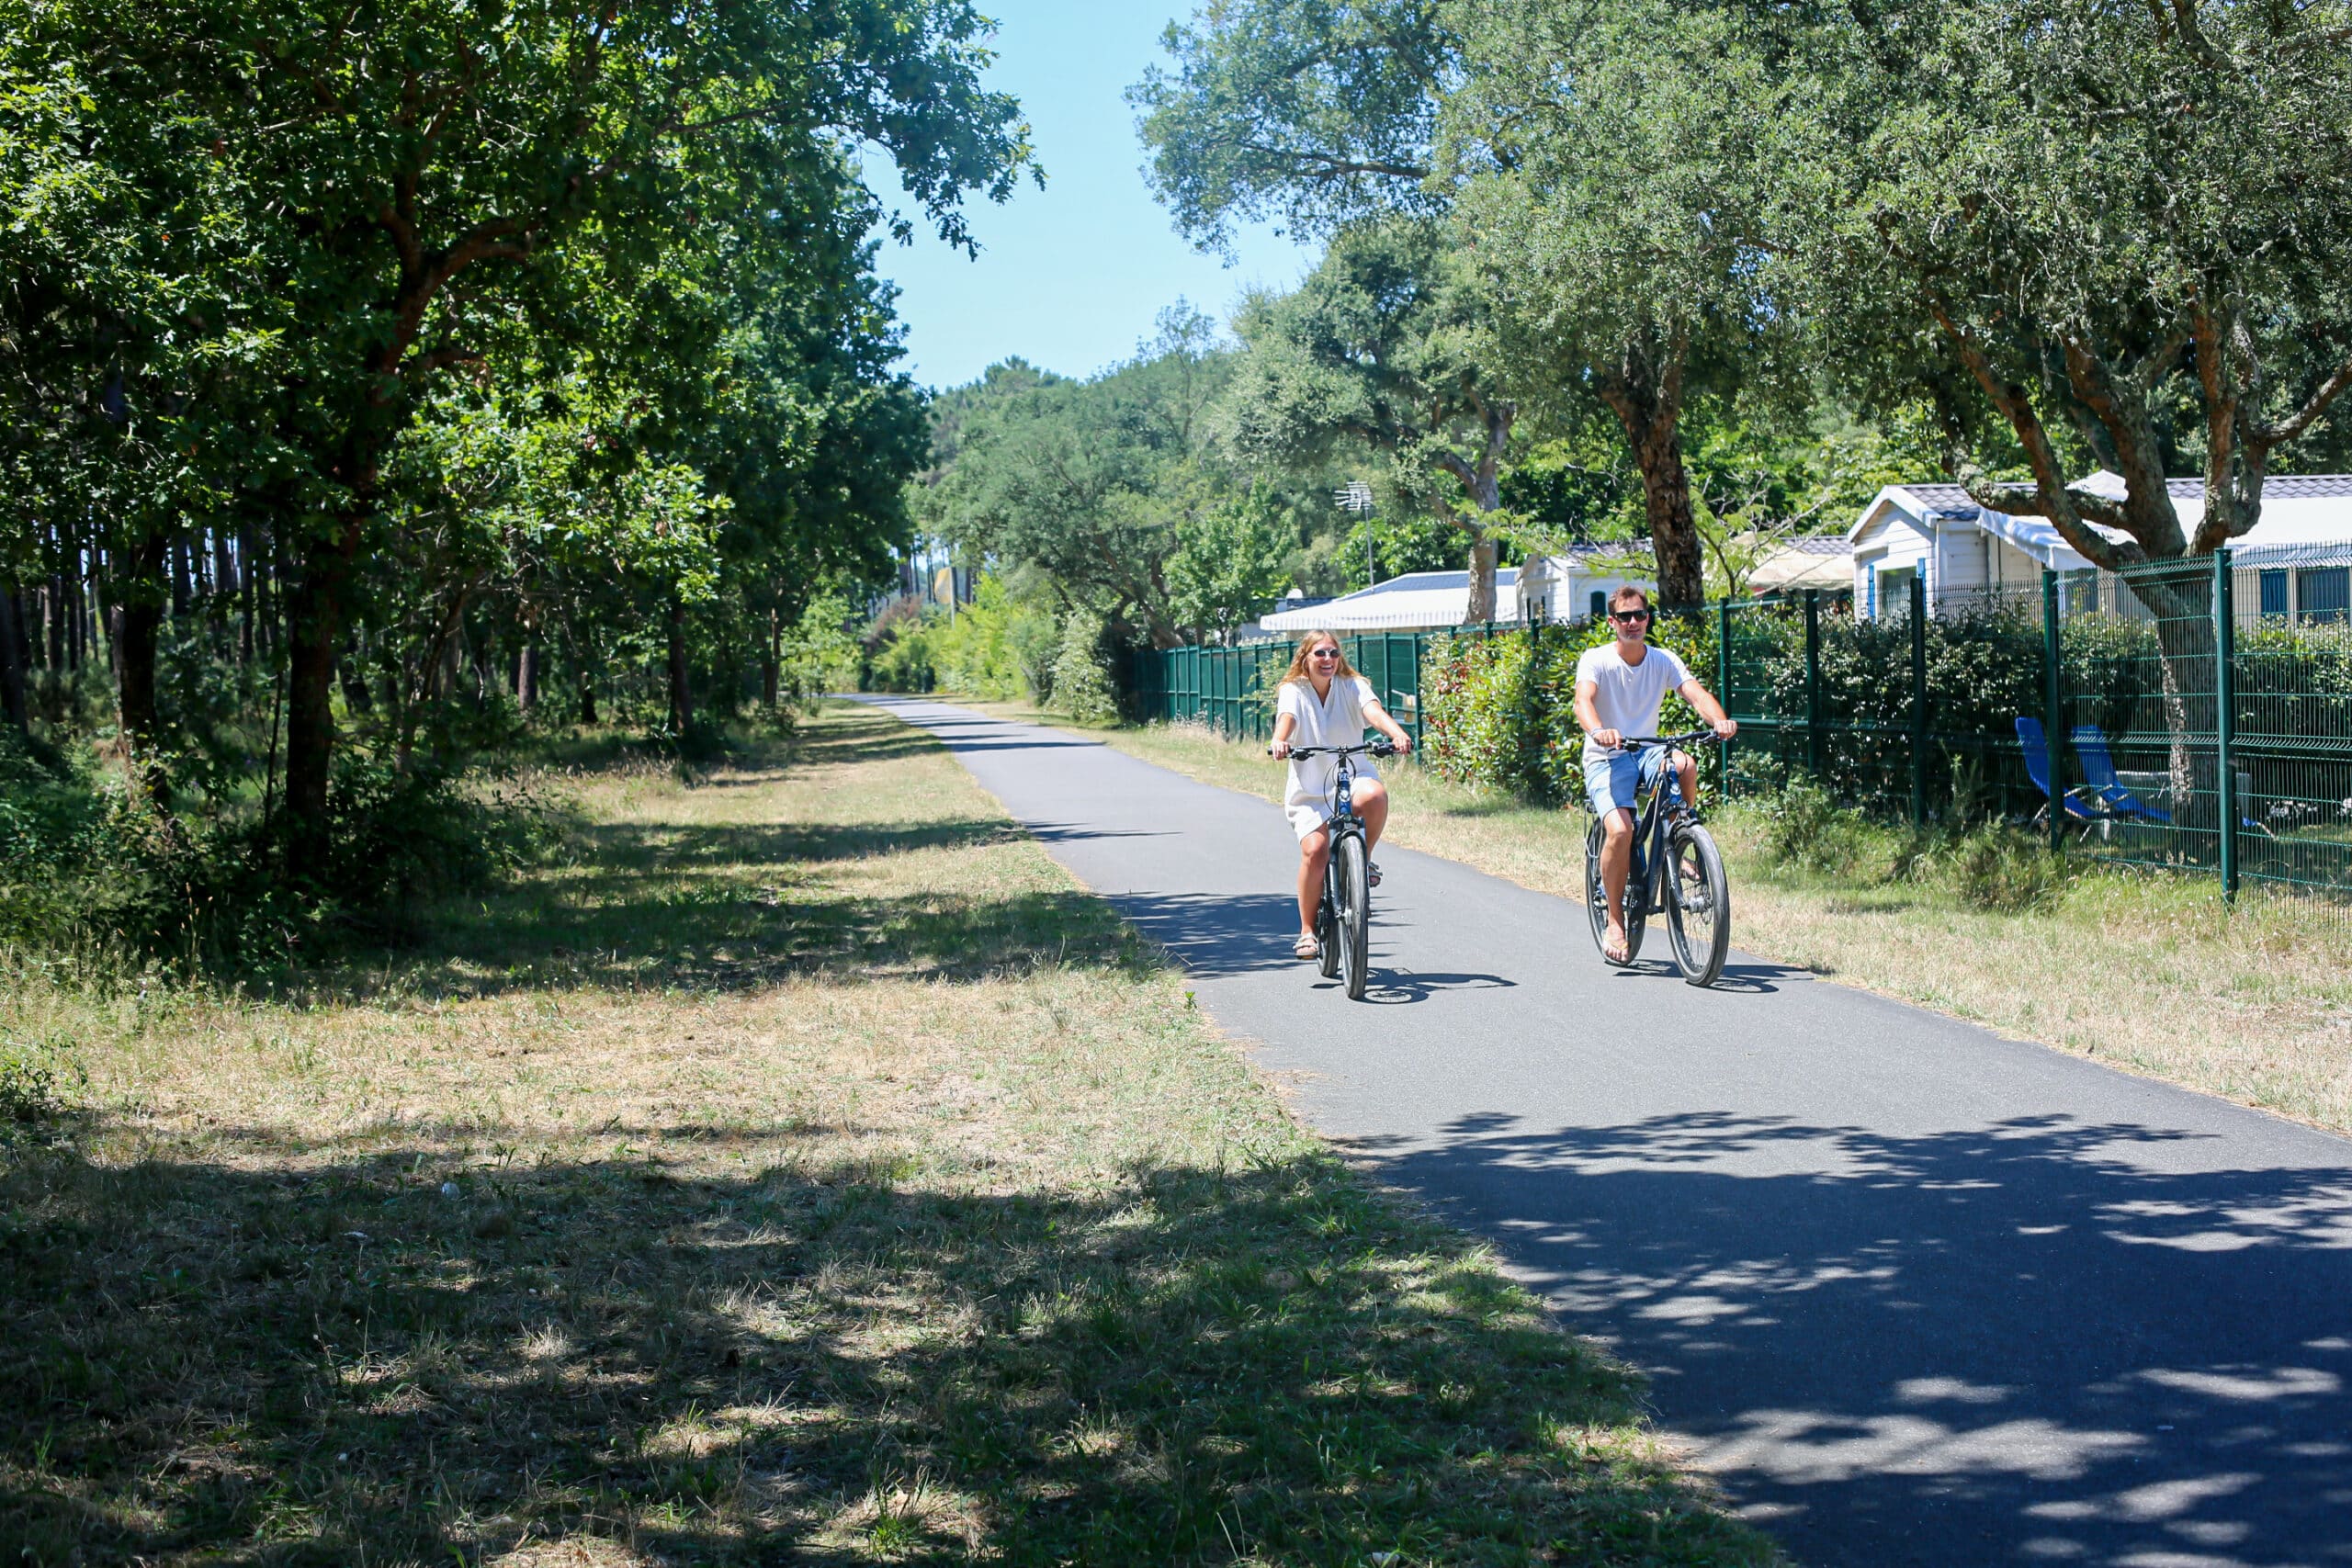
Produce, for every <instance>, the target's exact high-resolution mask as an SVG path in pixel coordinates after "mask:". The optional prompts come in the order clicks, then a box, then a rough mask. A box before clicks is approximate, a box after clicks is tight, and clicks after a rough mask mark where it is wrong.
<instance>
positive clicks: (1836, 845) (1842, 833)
mask: <svg viewBox="0 0 2352 1568" xmlns="http://www.w3.org/2000/svg"><path fill="white" fill-rule="evenodd" d="M1758 815H1759V816H1760V817H1761V818H1762V819H1763V822H1764V852H1765V853H1766V854H1768V855H1770V857H1771V858H1772V859H1773V860H1774V861H1775V862H1777V863H1780V864H1782V865H1790V866H1795V867H1798V868H1799V869H1801V870H1804V871H1817V872H1821V873H1823V874H1826V875H1830V876H1848V875H1851V874H1853V872H1854V870H1855V868H1856V867H1857V866H1859V865H1860V863H1861V862H1862V859H1863V857H1864V856H1865V855H1866V854H1867V853H1868V852H1869V847H1870V828H1869V825H1868V824H1867V823H1866V822H1864V821H1863V819H1862V818H1861V817H1860V815H1859V814H1858V813H1856V812H1853V811H1849V810H1847V809H1844V808H1843V807H1839V806H1838V804H1837V803H1836V802H1835V801H1833V800H1831V799H1830V798H1829V795H1828V792H1827V791H1826V790H1824V789H1823V788H1822V787H1821V786H1820V785H1819V784H1815V783H1814V782H1812V781H1811V780H1799V781H1797V782H1795V783H1793V784H1789V785H1788V786H1787V787H1785V788H1783V789H1781V790H1780V791H1779V792H1778V793H1776V794H1774V795H1768V796H1766V797H1765V798H1764V800H1763V801H1762V802H1761V803H1760V804H1759V806H1758Z"/></svg>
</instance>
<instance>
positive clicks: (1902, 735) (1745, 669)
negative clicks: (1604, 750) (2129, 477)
mask: <svg viewBox="0 0 2352 1568" xmlns="http://www.w3.org/2000/svg"><path fill="white" fill-rule="evenodd" d="M1702 629H1703V631H1704V632H1705V633H1706V634H1708V635H1707V639H1706V640H1708V641H1710V642H1712V644H1713V647H1712V649H1709V651H1710V653H1711V654H1712V660H1710V661H1711V662H1712V663H1713V670H1712V671H1708V670H1707V669H1705V668H1704V667H1703V666H1702V665H1701V664H1699V663H1697V662H1696V661H1694V662H1693V669H1694V672H1696V673H1698V674H1700V675H1701V676H1702V679H1706V678H1708V677H1710V676H1712V684H1713V686H1714V687H1715V689H1716V691H1717V693H1718V694H1719V695H1720V696H1721V697H1722V699H1723V702H1724V707H1725V709H1726V710H1727V711H1728V712H1729V713H1730V715H1731V716H1733V717H1734V718H1736V719H1737V720H1739V724H1740V733H1739V737H1738V739H1737V740H1736V741H1735V742H1734V743H1733V744H1731V745H1728V746H1725V747H1724V748H1722V750H1721V751H1720V752H1719V761H1718V766H1719V768H1720V770H1721V771H1720V773H1719V774H1718V777H1719V779H1720V782H1721V783H1722V784H1723V786H1724V788H1725V790H1726V791H1727V793H1729V794H1731V795H1741V794H1747V793H1754V792H1757V791H1759V790H1766V789H1775V788H1779V787H1781V785H1783V784H1787V783H1788V782H1790V781H1792V780H1793V779H1797V778H1809V779H1811V780H1813V781H1814V782H1815V784H1818V785H1819V786H1820V787H1821V788H1822V789H1823V790H1824V791H1826V793H1827V794H1828V795H1830V796H1831V797H1832V798H1833V799H1835V800H1837V801H1838V803H1839V804H1841V805H1845V806H1849V807H1856V808H1859V809H1861V810H1864V811H1867V812H1870V813H1871V814H1873V815H1877V816H1880V817H1883V818H1891V819H1904V818H1907V819H1908V820H1910V821H1912V822H1914V823H1917V824H1920V825H1927V824H1931V823H1951V822H1970V821H1978V820H1988V819H1990V820H2007V821H2008V822H2011V823H2014V824H2018V825H2020V826H2026V827H2030V828H2031V829H2033V830H2034V831H2036V832H2038V833H2043V834H2046V835H2047V836H2048V839H2049V841H2050V843H2051V845H2052V848H2053V849H2055V850H2059V851H2062V852H2065V853H2068V854H2075V855H2082V856H2086V857H2089V858H2092V859H2097V860H2101V861H2107V862H2112V863H2120V864H2130V865H2139V866H2148V867H2154V868H2162V869H2165V870H2169V871H2176V872H2186V873H2190V874H2199V875H2204V876H2211V877H2215V878H2218V879H2219V880H2220V881H2221V883H2222V886H2223V887H2224V889H2225V890H2226V891H2228V892H2230V893H2232V894H2235V893H2236V892H2237V891H2238V890H2239V889H2240V888H2241V887H2250V888H2256V889H2264V890H2275V891H2278V892H2296V893H2302V894H2317V895H2323V896H2326V897H2334V898H2339V899H2342V900H2343V901H2345V902H2346V905H2347V907H2352V547H2340V546H2331V547H2295V548H2291V549H2272V550H2264V551H2249V552H2246V553H2245V554H2244V555H2242V556H2233V554H2232V553H2231V552H2228V551H2222V552H2220V553H2217V554H2215V555H2212V556H2208V557H2200V558H2194V559H2191V560H2187V561H2174V562H2165V563H2159V564H2155V565H2150V566H2144V567H2138V568H2133V569H2131V570H2126V571H2123V572H2120V573H2118V572H2107V571H2095V570H2086V571H2077V572H2050V571H2044V572H2041V574H2040V577H2039V580H2038V581H2033V580H2028V581H2009V582H1999V583H1993V584H1989V585H1978V586H1973V587H1970V588H1968V589H1966V590H1964V591H1963V590H1954V589H1951V588H1949V587H1945V586H1940V585H1935V584H1932V583H1930V582H1929V581H1926V580H1924V579H1922V578H1921V577H1919V576H1917V575H1916V574H1914V575H1911V576H1909V577H1908V579H1907V580H1906V581H1901V582H1900V583H1899V584H1898V585H1897V589H1896V591H1895V592H1874V593H1873V594H1872V595H1871V598H1870V599H1869V601H1868V602H1866V603H1864V604H1857V603H1856V602H1855V600H1854V598H1853V597H1852V596H1851V595H1850V594H1845V593H1837V592H1820V591H1815V592H1806V593H1804V594H1802V595H1798V596H1792V597H1788V598H1781V599H1772V600H1758V601H1747V602H1736V603H1727V604H1716V605H1713V606H1710V607H1709V609H1708V612H1707V615H1706V618H1705V621H1704V623H1703V625H1702ZM1541 635H1545V634H1543V633H1539V632H1535V631H1532V630H1530V629H1529V628H1525V627H1518V626H1466V627H1459V628H1453V629H1452V630H1450V631H1446V632H1442V633H1432V632H1387V633H1366V634H1363V635H1360V636H1353V637H1342V638H1341V641H1342V643H1343V644H1344V645H1345V648H1346V650H1347V654H1348V658H1349V660H1350V662H1351V663H1352V664H1353V665H1354V666H1355V667H1356V668H1357V669H1358V670H1359V671H1362V672H1363V674H1364V675H1365V676H1366V677H1367V678H1369V679H1370V680H1371V681H1372V682H1373V685H1374V689H1375V690H1376V691H1377V692H1379V694H1381V697H1382V699H1383V701H1384V702H1385V704H1386V705H1388V707H1389V710H1390V711H1391V712H1392V713H1393V714H1395V715H1396V716H1397V718H1398V719H1399V721H1400V722H1402V723H1404V724H1405V725H1406V726H1407V727H1408V728H1409V729H1411V731H1412V732H1413V736H1414V739H1415V740H1416V742H1420V741H1422V740H1423V739H1425V738H1426V735H1427V733H1428V732H1429V731H1430V730H1431V729H1438V730H1442V728H1443V727H1444V726H1445V724H1446V723H1447V721H1448V718H1449V715H1448V714H1447V713H1446V712H1444V711H1442V707H1443V702H1442V700H1441V701H1435V702H1430V701H1425V700H1424V694H1425V693H1428V692H1431V691H1433V690H1434V688H1432V687H1430V684H1429V676H1428V673H1427V672H1428V671H1429V669H1430V656H1431V652H1432V649H1442V648H1458V647H1459V645H1460V644H1461V643H1462V642H1463V641H1464V639H1468V640H1471V641H1477V640H1481V639H1484V640H1487V641H1491V640H1492V639H1495V638H1498V637H1531V638H1532V637H1537V636H1541ZM1295 648H1296V644H1295V643H1294V642H1266V643H1256V644H1245V645H1243V646H1241V647H1238V648H1232V649H1171V650H1167V651H1162V652H1156V653H1149V654H1146V655H1144V656H1142V657H1141V658H1140V659H1139V660H1138V662H1137V667H1136V671H1135V676H1136V692H1137V695H1138V697H1139V699H1140V703H1141V706H1142V709H1143V712H1144V714H1145V716H1147V717H1148V718H1158V719H1190V720H1193V721H1197V722H1203V723H1206V724H1209V725H1212V726H1214V727H1215V728H1217V729H1219V730H1220V731H1222V732H1224V733H1226V734H1227V735H1230V736H1233V737H1235V738H1236V739H1250V740H1264V739H1268V738H1269V737H1271V735H1272V728H1273V725H1272V716H1273V698H1274V691H1275V688H1276V686H1277V684H1278V683H1279V682H1280V681H1281V678H1282V673H1283V671H1284V670H1285V669H1286V668H1288V666H1289V663H1290V660H1291V656H1292V654H1293V652H1294V651H1295ZM1553 722H1555V723H1559V722H1566V721H1563V720H1560V719H1557V718H1555V719H1554V720H1553Z"/></svg>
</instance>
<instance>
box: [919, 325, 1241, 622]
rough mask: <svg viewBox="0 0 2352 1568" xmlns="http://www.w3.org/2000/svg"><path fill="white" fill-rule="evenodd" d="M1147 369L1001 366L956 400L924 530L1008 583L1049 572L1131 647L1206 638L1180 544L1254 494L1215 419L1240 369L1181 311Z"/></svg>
mask: <svg viewBox="0 0 2352 1568" xmlns="http://www.w3.org/2000/svg"><path fill="white" fill-rule="evenodd" d="M1159 328H1160V330H1159V335H1158V336H1157V337H1156V338H1155V339H1154V340H1153V341H1152V342H1150V343H1148V344H1144V345H1143V347H1142V351H1141V352H1140V353H1139V354H1138V355H1137V356H1136V358H1135V359H1133V360H1131V361H1129V362H1128V363H1127V364H1125V365H1122V366H1119V367H1115V368H1114V369H1112V370H1110V371H1107V372H1105V373H1104V374H1103V375H1101V376H1099V377H1096V378H1094V379H1092V380H1091V381H1070V380H1065V379H1062V378H1058V377H1051V376H1044V375H1041V374H1039V373H1037V372H1035V371H1033V370H1031V369H1029V368H1028V367H1025V366H1018V365H1004V366H998V367H992V368H991V369H990V370H989V374H988V376H987V378H985V379H984V380H983V381H982V382H981V383H980V384H979V385H978V386H977V387H973V388H967V389H961V390H960V391H959V392H957V393H955V394H951V397H952V398H953V399H954V408H953V411H952V413H953V424H954V433H953V442H954V446H953V453H954V456H953V461H952V463H951V464H950V465H948V466H947V467H946V468H944V471H942V472H940V473H939V474H937V475H936V476H935V478H934V480H933V483H931V484H930V485H928V486H927V487H924V488H923V490H922V491H921V492H920V493H919V495H918V497H917V500H916V503H915V504H916V510H917V513H918V515H919V517H920V518H921V520H922V523H923V525H924V526H925V527H926V528H927V529H928V530H929V531H931V532H933V533H935V534H936V535H938V536H940V537H942V538H944V539H946V540H948V541H949V542H950V543H952V544H954V545H956V546H957V547H959V548H960V549H961V550H962V551H963V552H964V553H965V554H966V555H967V556H969V557H971V558H977V559H982V560H986V561H989V562H990V563H992V564H993V565H995V566H997V567H998V568H1000V569H1001V570H1025V571H1033V572H1037V573H1042V574H1044V575H1045V576H1046V577H1048V578H1050V579H1051V580H1052V581H1053V582H1054V583H1055V584H1057V586H1058V588H1059V589H1060V591H1061V592H1062V593H1063V594H1064V595H1065V596H1067V597H1068V598H1069V599H1072V600H1075V601H1077V602H1079V603H1080V604H1084V605H1086V606H1087V607H1088V608H1089V609H1090V610H1091V611H1092V612H1093V613H1094V614H1095V615H1099V616H1101V617H1102V618H1103V620H1104V621H1106V622H1107V623H1109V624H1110V625H1111V626H1114V628H1115V629H1116V630H1117V631H1118V633H1119V635H1120V636H1121V637H1123V638H1124V639H1125V640H1127V641H1130V642H1143V641H1148V642H1150V643H1152V644H1154V645H1155V646H1158V647H1163V648H1166V647H1173V646H1175V645H1176V644H1177V643H1179V642H1182V641H1184V640H1186V637H1187V635H1188V634H1196V633H1197V629H1198V628H1197V626H1196V625H1194V624H1189V623H1188V622H1187V619H1186V615H1185V613H1184V611H1182V610H1180V609H1179V607H1178V605H1177V604H1176V603H1175V601H1174V597H1173V594H1172V592H1171V590H1170V584H1169V573H1168V567H1169V562H1170V558H1171V557H1173V556H1174V555H1175V554H1176V553H1177V551H1178V549H1179V548H1180V547H1181V545H1182V536H1181V535H1180V530H1181V529H1182V528H1184V527H1186V526H1193V527H1198V526H1199V525H1201V524H1202V522H1203V520H1204V519H1205V518H1206V517H1207V516H1208V515H1209V514H1210V513H1213V512H1215V511H1216V510H1217V509H1218V508H1219V507H1221V506H1224V505H1226V504H1227V503H1228V502H1230V501H1231V500H1232V499H1234V498H1235V496H1236V495H1237V494H1238V492H1241V491H1243V490H1244V489H1245V486H1244V484H1243V482H1242V480H1241V479H1240V477H1239V476H1238V473H1237V472H1236V471H1235V469H1234V468H1233V466H1232V465H1231V464H1230V463H1229V462H1228V461H1227V460H1226V458H1225V457H1224V456H1223V455H1222V454H1221V453H1220V452H1219V451H1218V450H1217V448H1216V443H1215V439H1214V432H1213V431H1212V429H1211V427H1210V423H1209V421H1208V420H1207V418H1206V417H1205V416H1206V413H1207V411H1208V409H1209V406H1210V404H1211V403H1212V402H1213V401H1214V400H1216V397H1217V396H1218V394H1219V393H1220V392H1221V391H1222V390H1223V389H1224V388H1225V387H1226V385H1227V381H1228V380H1229V378H1230V377H1231V375H1232V370H1233V358H1234V356H1233V355H1232V354H1231V352H1230V351H1228V350H1226V349H1223V348H1220V347H1219V346H1218V345H1217V344H1216V327H1215V323H1213V322H1211V321H1209V320H1208V318H1207V317H1205V316H1203V315H1201V314H1200V313H1199V312H1198V311H1196V310H1193V309H1192V308H1191V307H1190V306H1188V305H1185V304H1184V303H1182V301H1179V302H1178V303H1177V304H1176V305H1175V306H1173V307H1171V308H1170V309H1169V310H1164V311H1162V312H1161V313H1160V317H1159Z"/></svg>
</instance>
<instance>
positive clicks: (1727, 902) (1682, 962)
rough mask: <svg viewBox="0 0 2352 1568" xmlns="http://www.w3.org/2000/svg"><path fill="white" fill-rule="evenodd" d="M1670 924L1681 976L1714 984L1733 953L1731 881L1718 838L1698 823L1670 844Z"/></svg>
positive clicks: (1679, 831)
mask: <svg viewBox="0 0 2352 1568" xmlns="http://www.w3.org/2000/svg"><path fill="white" fill-rule="evenodd" d="M1666 926H1667V931H1668V934H1669V935H1671V936H1672V937H1673V939H1674V962H1675V964H1676V966H1677V967H1679V968H1680V969H1681V971H1682V977H1683V978H1684V979H1685V980H1688V981H1689V982H1690V983H1691V984H1692V985H1694V986H1712V985H1713V984H1714V983H1715V979H1716V977H1717V976H1720V975H1722V974H1723V972H1724V959H1725V958H1726V957H1728V956H1729V955H1730V953H1731V883H1730V881H1729V879H1728V878H1726V877H1725V876H1724V857H1723V855H1722V853H1721V852H1719V851H1717V850H1716V848H1715V840H1714V836H1713V834H1711V833H1709V832H1708V831H1707V830H1706V829H1704V828H1702V827H1700V826H1699V825H1698V824H1697V823H1696V822H1687V823H1685V824H1683V825H1682V826H1681V827H1679V828H1677V829H1675V830H1674V836H1673V837H1672V838H1671V839H1669V840H1668V841H1667V868H1666Z"/></svg>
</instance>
